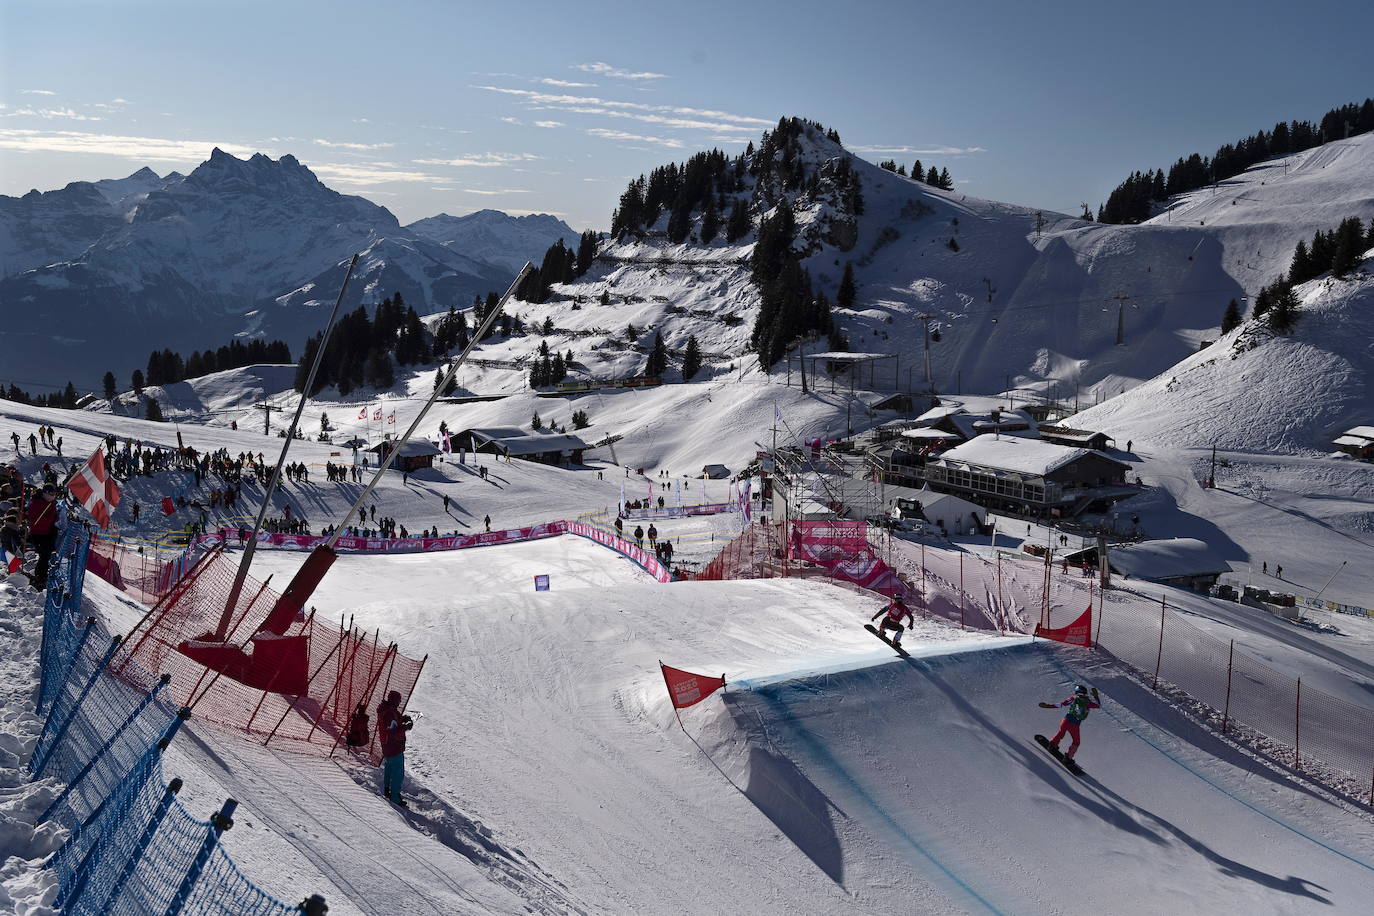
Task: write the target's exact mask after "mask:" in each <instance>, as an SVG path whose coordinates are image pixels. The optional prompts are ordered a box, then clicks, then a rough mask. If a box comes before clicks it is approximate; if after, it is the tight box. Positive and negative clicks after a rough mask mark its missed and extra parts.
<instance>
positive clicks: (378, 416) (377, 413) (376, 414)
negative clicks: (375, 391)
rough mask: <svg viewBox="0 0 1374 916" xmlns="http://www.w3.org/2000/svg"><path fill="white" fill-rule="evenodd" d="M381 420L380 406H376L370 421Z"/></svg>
mask: <svg viewBox="0 0 1374 916" xmlns="http://www.w3.org/2000/svg"><path fill="white" fill-rule="evenodd" d="M381 418H382V405H381V404H378V405H377V409H376V410H375V411H373V413H372V419H374V420H380V419H381Z"/></svg>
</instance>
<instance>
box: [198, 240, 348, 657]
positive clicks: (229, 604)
mask: <svg viewBox="0 0 1374 916" xmlns="http://www.w3.org/2000/svg"><path fill="white" fill-rule="evenodd" d="M357 266H358V255H357V254H356V253H355V254H354V255H353V258H352V259H351V260H350V261H349V262H348V270H347V271H346V272H345V273H344V279H343V285H342V286H340V287H339V295H338V296H336V297H335V299H334V310H333V311H331V312H330V313H329V321H327V322H326V323H325V326H324V335H323V336H322V337H321V338H320V348H319V350H318V351H316V353H315V361H314V362H313V363H311V365H310V374H309V375H307V376H306V379H305V388H304V389H303V390H302V391H301V396H300V400H299V401H298V402H297V404H296V413H295V415H294V416H292V418H291V426H290V427H289V428H288V429H287V430H286V439H285V440H284V441H283V442H282V445H281V455H279V456H278V457H277V466H276V467H274V468H273V469H272V476H271V477H270V478H268V481H267V489H265V490H263V492H262V506H261V508H259V509H258V517H257V519H256V520H255V521H254V522H253V535H252V537H250V538H249V539H248V543H247V544H245V545H243V557H242V558H241V559H240V560H239V568H238V572H236V573H235V574H234V584H233V585H232V586H231V587H230V589H229V598H228V600H227V601H226V602H225V604H224V612H223V613H222V614H220V618H219V625H218V626H216V628H215V634H216V635H217V636H219V637H220V638H221V639H223V638H224V635H225V631H226V630H227V628H228V626H229V617H230V615H231V614H233V607H234V605H236V604H237V603H238V600H239V592H241V591H242V590H243V580H244V579H246V578H247V577H248V567H249V566H251V565H252V563H253V552H254V551H255V550H256V549H257V546H258V532H259V531H260V530H262V522H263V519H265V518H266V517H267V510H268V509H269V508H271V506H272V494H273V493H275V492H276V491H277V484H278V483H280V482H281V470H282V466H283V465H284V464H285V463H286V453H287V452H289V451H290V450H291V443H292V442H293V441H295V438H296V427H297V426H298V425H299V424H300V422H301V414H302V413H304V412H305V402H306V401H308V400H309V399H310V390H311V389H312V388H313V387H314V386H315V376H316V375H317V374H318V373H319V371H320V364H321V363H323V362H324V354H325V350H326V349H328V347H329V338H330V336H331V335H332V334H333V333H334V322H335V319H337V318H338V317H339V306H340V305H341V304H343V297H344V293H345V292H346V291H347V290H348V281H349V279H350V278H352V276H353V268H355V267H357ZM263 415H264V416H266V417H271V416H272V411H271V410H270V409H269V410H265V411H263ZM265 432H266V431H265V430H264V433H265Z"/></svg>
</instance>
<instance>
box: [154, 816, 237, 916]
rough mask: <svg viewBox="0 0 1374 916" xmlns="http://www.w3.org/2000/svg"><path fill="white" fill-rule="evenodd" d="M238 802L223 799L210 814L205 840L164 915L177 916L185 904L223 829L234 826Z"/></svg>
mask: <svg viewBox="0 0 1374 916" xmlns="http://www.w3.org/2000/svg"><path fill="white" fill-rule="evenodd" d="M238 806H239V803H238V802H236V801H234V800H233V799H232V798H227V799H225V800H224V805H223V806H221V808H220V809H219V812H218V813H217V814H212V815H211V816H210V829H209V830H207V831H206V833H205V840H204V841H203V842H202V843H201V844H200V851H199V852H197V853H196V858H195V860H194V861H193V862H192V863H191V867H190V868H189V869H187V871H186V877H185V878H182V879H181V886H180V887H178V888H177V892H176V896H174V897H173V898H172V902H171V904H170V905H169V906H168V907H167V913H166V916H177V914H179V913H180V912H181V910H182V907H184V906H186V901H187V900H188V899H190V897H191V892H192V891H193V890H195V888H196V882H197V881H198V880H200V873H201V872H202V871H204V870H205V864H206V863H207V862H209V861H210V854H211V853H212V852H214V851H215V846H217V845H218V844H219V838H220V835H221V834H223V833H224V831H226V830H228V829H229V828H231V827H233V826H234V811H235V810H237V809H238Z"/></svg>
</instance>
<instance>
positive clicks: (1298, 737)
mask: <svg viewBox="0 0 1374 916" xmlns="http://www.w3.org/2000/svg"><path fill="white" fill-rule="evenodd" d="M1293 767H1294V769H1296V770H1298V771H1299V772H1301V770H1302V677H1301V676H1299V677H1298V702H1297V705H1296V707H1295V708H1294V711H1293Z"/></svg>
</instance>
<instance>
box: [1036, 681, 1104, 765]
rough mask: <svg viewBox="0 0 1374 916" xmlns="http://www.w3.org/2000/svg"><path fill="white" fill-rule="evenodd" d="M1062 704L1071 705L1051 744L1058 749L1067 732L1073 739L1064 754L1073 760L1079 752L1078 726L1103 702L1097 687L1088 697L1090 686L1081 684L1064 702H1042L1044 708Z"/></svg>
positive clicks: (1041, 706) (1054, 707) (1100, 706)
mask: <svg viewBox="0 0 1374 916" xmlns="http://www.w3.org/2000/svg"><path fill="white" fill-rule="evenodd" d="M1061 706H1067V707H1069V710H1068V712H1066V713H1064V718H1063V719H1061V720H1060V722H1059V732H1058V733H1057V734H1056V735H1055V736H1054V737H1053V738H1051V739H1050V745H1051V746H1052V747H1053V748H1054V749H1055V750H1056V751H1057V750H1059V742H1060V741H1062V740H1063V739H1064V735H1065V734H1067V735H1068V736H1069V737H1070V738H1071V739H1072V740H1071V741H1070V742H1069V750H1068V752H1067V753H1065V754H1064V756H1065V757H1066V758H1067V759H1069V760H1072V759H1073V755H1074V754H1076V753H1078V741H1079V736H1078V726H1080V725H1082V724H1083V720H1084V719H1086V718H1088V711H1089V710H1091V709H1101V708H1102V703H1101V701H1100V698H1099V697H1098V695H1097V688H1096V687H1094V688H1093V689H1092V699H1091V700H1090V699H1088V688H1087V687H1084V686H1083V685H1082V684H1079V685H1078V686H1077V687H1076V688H1074V691H1073V696H1071V697H1069V698H1068V699H1067V700H1064V701H1063V702H1062V703H1041V704H1040V708H1042V709H1058V708H1059V707H1061Z"/></svg>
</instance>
